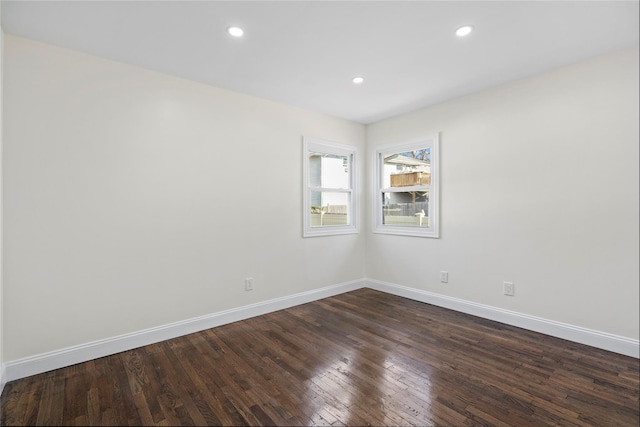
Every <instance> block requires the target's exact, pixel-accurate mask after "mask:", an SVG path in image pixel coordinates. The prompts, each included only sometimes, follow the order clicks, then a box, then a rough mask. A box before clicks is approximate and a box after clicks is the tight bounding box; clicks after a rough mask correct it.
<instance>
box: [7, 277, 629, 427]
mask: <svg viewBox="0 0 640 427" xmlns="http://www.w3.org/2000/svg"><path fill="white" fill-rule="evenodd" d="M638 376H639V361H638V359H635V358H631V357H626V356H622V355H619V354H615V353H610V352H606V351H603V350H599V349H595V348H591V347H587V346H583V345H580V344H575V343H572V342H569V341H564V340H561V339H557V338H552V337H548V336H545V335H541V334H537V333H534V332H529V331H526V330H522V329H518V328H515V327H511V326H507V325H504V324H500V323H496V322H492V321H488V320H484V319H480V318H477V317H473V316H469V315H466V314H462V313H457V312H454V311H449V310H445V309H442V308H439V307H435V306H431V305H428V304H423V303H419V302H416V301H412V300H408V299H404V298H399V297H396V296H392V295H388V294H384V293H381V292H377V291H373V290H370V289H361V290H358V291H354V292H350V293H347V294H342V295H339V296H336V297H332V298H327V299H324V300H320V301H316V302H313V303H310V304H305V305H301V306H297V307H294V308H291V309H288V310H283V311H278V312H275V313H271V314H268V315H265V316H260V317H257V318H253V319H249V320H245V321H241V322H237V323H233V324H230V325H226V326H221V327H218V328H215V329H210V330H206V331H203V332H199V333H196V334H191V335H187V336H184V337H181V338H176V339H173V340H169V341H165V342H162V343H159V344H154V345H149V346H146V347H142V348H138V349H135V350H131V351H127V352H123V353H119V354H116V355H113V356H109V357H104V358H101V359H97V360H92V361H89V362H86V363H82V364H78V365H75V366H71V367H68V368H64V369H59V370H56V371H52V372H48V373H44V374H40V375H35V376H32V377H29V378H24V379H21V380H17V381H13V382H10V383H8V384H7V385H6V387H5V390H4V393H3V394H2V402H1V406H2V412H1V417H2V418H1V419H0V421H1V423H2V424H3V425H60V424H62V425H358V426H364V425H394V426H405V425H419V426H426V425H442V426H462V425H508V426H528V425H531V426H544V425H564V426H573V425H579V426H638V425H639V423H640V418H639V417H640V415H639V408H638V405H639V403H638V390H639V380H638Z"/></svg>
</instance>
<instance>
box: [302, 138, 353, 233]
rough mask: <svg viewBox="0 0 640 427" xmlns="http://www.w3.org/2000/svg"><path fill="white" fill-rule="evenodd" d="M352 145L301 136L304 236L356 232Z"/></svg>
mask: <svg viewBox="0 0 640 427" xmlns="http://www.w3.org/2000/svg"><path fill="white" fill-rule="evenodd" d="M356 156H357V150H356V148H355V147H351V146H347V145H342V144H336V143H333V142H329V141H324V140H321V139H316V138H309V137H303V149H302V165H303V173H302V175H303V180H304V182H303V192H304V194H303V212H302V218H303V220H302V222H303V236H304V237H317V236H332V235H339V234H353V233H358V231H359V227H358V220H357V210H356V209H357V200H356V197H357V196H356V176H357V173H356Z"/></svg>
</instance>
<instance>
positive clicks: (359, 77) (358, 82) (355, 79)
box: [351, 76, 364, 85]
mask: <svg viewBox="0 0 640 427" xmlns="http://www.w3.org/2000/svg"><path fill="white" fill-rule="evenodd" d="M351 81H352V82H353V83H355V84H357V85H359V84H361V83H362V82H364V77H361V76H357V77H354V78H352V79H351Z"/></svg>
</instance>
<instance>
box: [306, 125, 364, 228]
mask: <svg viewBox="0 0 640 427" xmlns="http://www.w3.org/2000/svg"><path fill="white" fill-rule="evenodd" d="M302 145H303V148H302V177H303V180H304V182H303V186H302V191H303V193H304V194H303V197H302V200H303V203H302V205H303V206H302V228H303V230H302V235H303V237H318V236H334V235H341V234H355V233H358V232H359V231H360V230H359V221H358V209H357V206H358V203H357V202H358V200H357V191H356V190H357V176H358V174H357V160H356V159H357V157H358V154H357V153H358V150H357V148H356V147H352V146H348V145H342V144H336V143H334V142H329V141H324V140H321V139H317V138H310V137H303V138H302ZM310 152H314V153H326V154H337V155H341V156H347V158H348V159H349V165H348V167H349V185H350V188H349V189H338V188H325V187H311V185H310V179H309V173H310V170H309V157H308V156H309V153H310ZM312 191H331V192H338V193H348V194H349V195H350V203H349V214H348V215H349V219H350V224H348V225H335V226H327V227H312V226H311V215H310V212H311V192H312Z"/></svg>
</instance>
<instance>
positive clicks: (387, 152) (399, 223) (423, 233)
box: [373, 134, 440, 238]
mask: <svg viewBox="0 0 640 427" xmlns="http://www.w3.org/2000/svg"><path fill="white" fill-rule="evenodd" d="M374 165H375V168H374V173H375V176H374V179H375V186H374V192H375V193H374V203H373V205H374V209H375V212H374V221H373V224H374V228H373V232H374V233H382V234H396V235H403V236H416V237H431V238H438V237H440V228H439V211H440V206H439V205H440V174H439V135H438V134H436V135H432V136H428V137H424V138H420V139H417V140H414V141H410V142H405V143H400V144H393V145H387V146H384V147H380V148H378V149H377V150H376V152H375V159H374Z"/></svg>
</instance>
